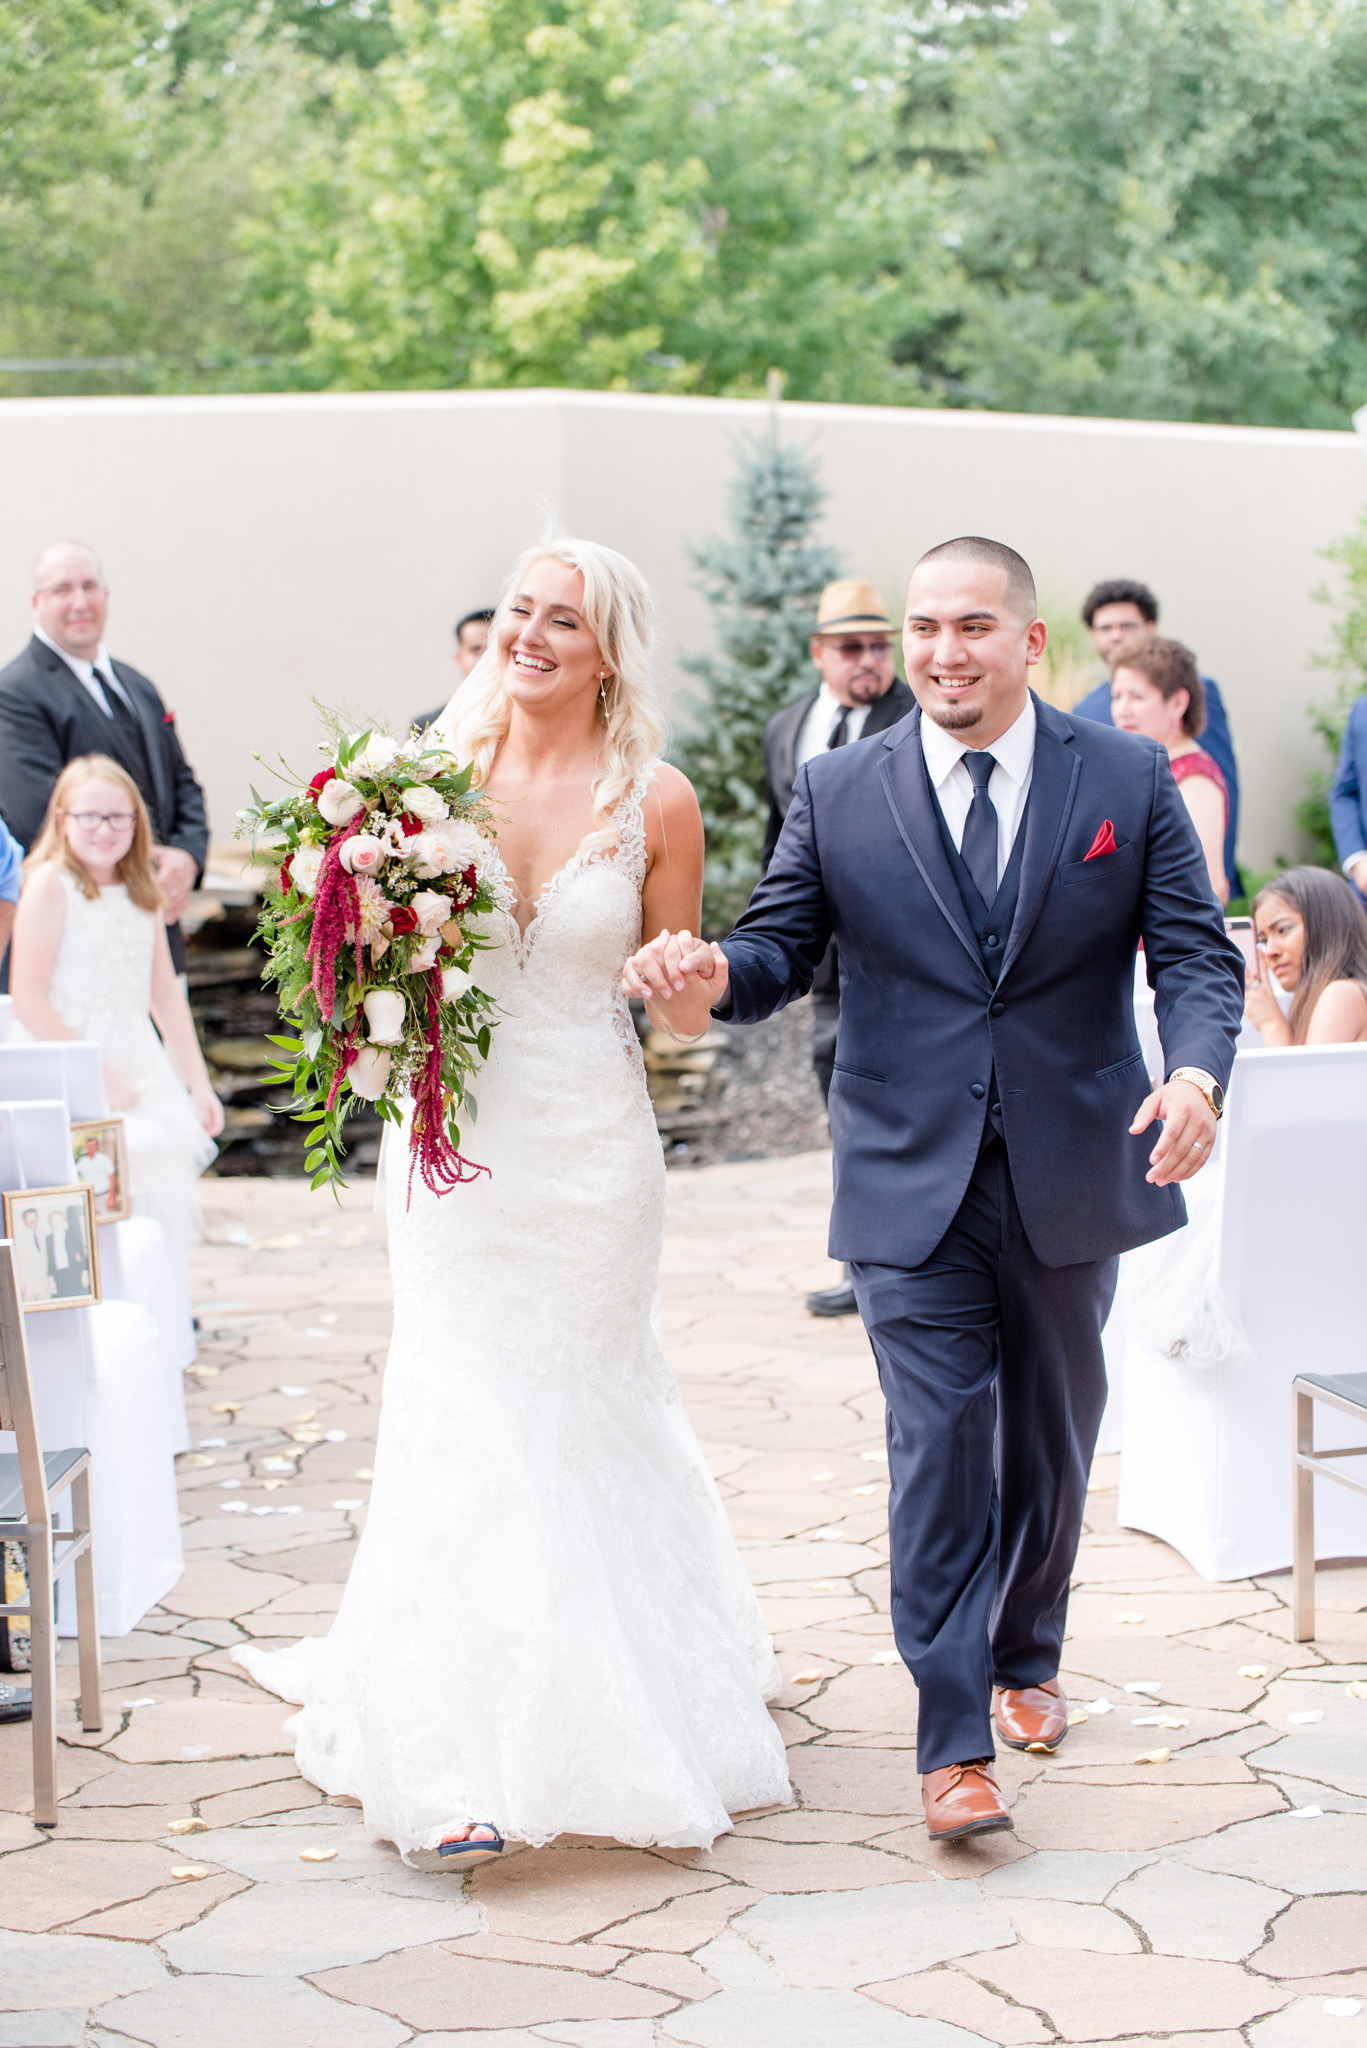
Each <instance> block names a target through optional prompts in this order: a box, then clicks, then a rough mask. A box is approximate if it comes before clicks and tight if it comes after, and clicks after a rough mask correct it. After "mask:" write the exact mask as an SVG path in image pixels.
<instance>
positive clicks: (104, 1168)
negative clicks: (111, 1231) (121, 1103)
mask: <svg viewBox="0 0 1367 2048" xmlns="http://www.w3.org/2000/svg"><path fill="white" fill-rule="evenodd" d="M92 1145H93V1146H94V1148H95V1149H94V1151H93V1152H92V1151H91V1149H90V1148H91V1146H92ZM71 1157H72V1160H73V1162H74V1164H75V1168H76V1178H77V1180H79V1181H82V1182H83V1183H84V1184H85V1185H86V1186H87V1187H88V1188H89V1189H90V1192H91V1194H92V1196H93V1197H94V1202H95V1221H96V1223H124V1222H126V1221H127V1219H128V1218H129V1217H130V1216H131V1215H132V1213H133V1190H132V1188H131V1187H130V1186H129V1180H128V1140H127V1138H126V1137H125V1135H124V1128H123V1118H122V1117H121V1116H92V1117H87V1118H85V1119H84V1120H83V1121H82V1122H80V1123H74V1124H73V1125H72V1126H71Z"/></svg>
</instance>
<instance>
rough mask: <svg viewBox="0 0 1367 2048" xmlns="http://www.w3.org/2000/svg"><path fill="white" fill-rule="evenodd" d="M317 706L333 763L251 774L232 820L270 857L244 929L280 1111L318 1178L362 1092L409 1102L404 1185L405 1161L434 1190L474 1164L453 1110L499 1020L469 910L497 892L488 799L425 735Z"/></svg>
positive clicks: (336, 1166)
mask: <svg viewBox="0 0 1367 2048" xmlns="http://www.w3.org/2000/svg"><path fill="white" fill-rule="evenodd" d="M325 716H327V720H328V726H329V739H328V741H327V742H326V743H325V745H324V751H325V752H326V753H327V754H328V755H329V756H330V761H329V765H328V766H327V767H326V768H323V769H321V770H320V771H319V773H318V774H317V775H315V776H314V778H313V780H312V781H311V782H310V783H309V784H308V786H307V787H306V788H295V789H292V790H291V791H290V793H289V794H288V795H286V796H283V797H279V798H276V799H274V800H270V799H268V798H265V797H263V796H261V795H260V794H259V793H258V791H257V790H255V789H253V791H252V803H251V804H250V805H249V806H248V807H247V808H246V809H245V810H243V811H242V812H240V813H239V819H238V832H239V835H242V834H248V833H249V834H250V836H251V841H252V846H253V851H254V852H256V851H257V850H258V849H262V848H265V849H267V850H268V851H269V853H270V856H271V858H272V862H273V864H276V872H275V873H274V874H273V875H272V878H271V880H270V882H269V883H268V885H267V890H266V897H265V902H264V904H263V906H262V911H261V918H260V923H259V926H258V936H259V937H260V938H261V939H262V940H263V942H264V944H265V946H266V949H267V951H268V954H269V963H268V965H267V967H266V969H265V971H264V974H263V977H262V978H263V980H266V981H274V983H275V984H276V987H277V989H278V991H279V997H280V1008H281V1012H282V1014H283V1016H284V1017H285V1019H286V1021H287V1022H288V1023H289V1024H291V1025H292V1026H293V1027H294V1029H293V1031H292V1032H291V1033H290V1034H289V1035H284V1034H280V1035H273V1036H272V1040H271V1042H272V1044H274V1045H276V1046H278V1047H279V1049H280V1058H279V1060H278V1063H277V1064H278V1070H279V1073H280V1075H281V1078H282V1079H284V1080H287V1081H288V1082H289V1083H290V1085H291V1087H292V1088H293V1091H294V1094H293V1100H292V1101H291V1103H290V1105H289V1112H288V1113H289V1114H290V1115H292V1116H293V1118H294V1119H295V1121H296V1122H298V1123H302V1124H307V1125H310V1126H312V1130H311V1133H310V1137H311V1143H310V1148H309V1151H308V1155H307V1157H306V1159H305V1162H304V1163H305V1166H306V1169H307V1170H308V1172H309V1173H310V1174H311V1175H312V1177H313V1186H314V1187H321V1186H324V1185H328V1186H331V1187H333V1188H334V1189H335V1188H337V1187H340V1186H341V1185H342V1169H341V1160H340V1151H341V1147H342V1127H343V1124H344V1123H345V1120H346V1118H347V1116H348V1114H350V1112H351V1111H353V1110H354V1109H355V1108H356V1105H357V1103H358V1101H366V1102H370V1103H372V1104H373V1105H374V1108H375V1110H376V1112H377V1114H378V1115H379V1116H380V1117H381V1118H382V1119H384V1120H385V1121H386V1122H388V1123H393V1124H401V1123H402V1122H403V1120H404V1117H405V1114H407V1115H408V1116H409V1118H410V1128H409V1144H410V1161H411V1163H410V1171H409V1186H410V1189H411V1186H412V1175H413V1172H414V1171H415V1170H416V1171H417V1172H418V1173H419V1174H420V1175H421V1177H422V1179H423V1181H424V1183H425V1184H426V1186H427V1187H429V1188H430V1189H431V1190H432V1192H433V1193H434V1194H445V1193H448V1192H449V1191H450V1190H451V1189H452V1188H454V1187H456V1186H458V1185H459V1184H460V1183H461V1182H462V1181H467V1180H470V1179H473V1178H474V1177H475V1176H476V1175H477V1174H479V1173H483V1172H486V1171H487V1168H485V1167H481V1166H477V1165H475V1164H474V1162H473V1161H471V1160H468V1159H466V1158H464V1157H463V1155H462V1153H461V1150H460V1143H461V1133H460V1121H459V1120H460V1116H461V1113H462V1111H463V1110H464V1111H466V1112H467V1113H468V1115H469V1116H470V1117H471V1118H473V1117H474V1115H475V1112H476V1107H477V1105H476V1103H475V1100H474V1097H473V1096H472V1095H471V1094H470V1089H469V1083H470V1078H471V1076H472V1075H473V1074H474V1073H475V1072H476V1071H477V1069H478V1068H479V1066H480V1065H481V1064H482V1062H483V1061H484V1060H486V1059H487V1058H488V1055H489V1045H490V1040H491V1035H492V1031H493V1028H494V1025H495V1022H496V1019H495V1017H494V1015H493V1006H492V1004H491V1002H490V999H489V997H488V996H487V995H485V994H484V992H483V991H482V990H481V989H480V988H479V987H478V986H477V985H476V984H475V982H474V980H473V977H472V973H471V969H472V967H473V964H474V958H475V955H476V953H477V952H478V951H479V950H480V949H481V947H482V946H484V945H486V944H487V943H488V941H487V940H485V939H484V938H483V936H482V935H481V931H480V929H479V925H478V920H479V919H480V918H481V917H482V916H483V915H484V914H485V913H487V912H489V911H491V910H493V909H494V908H495V907H496V906H497V905H498V903H499V902H500V901H501V899H502V886H501V883H500V879H499V875H498V871H497V869H496V867H495V866H494V865H493V863H494V858H495V857H494V852H493V846H492V840H491V829H490V812H489V806H488V803H487V802H486V800H485V799H484V798H482V797H481V796H480V795H479V794H478V793H477V792H474V791H472V790H471V787H470V774H471V771H470V769H469V768H468V767H465V768H462V767H460V766H459V764H458V763H457V761H456V760H455V758H454V756H453V755H451V754H449V753H447V752H446V750H445V748H444V747H443V746H442V745H441V744H440V742H439V741H437V740H436V739H431V740H429V739H428V738H427V737H426V736H424V735H420V734H416V733H415V734H413V735H411V736H410V737H409V738H407V739H404V740H396V739H394V738H392V737H391V736H390V735H389V734H388V733H384V732H381V731H378V730H375V729H371V730H368V731H364V732H357V733H350V734H348V733H347V732H345V730H344V729H343V728H342V726H341V724H340V722H339V721H338V720H337V719H336V718H334V717H332V716H331V715H330V714H325ZM286 773H287V774H289V771H288V770H286ZM289 779H290V780H291V781H292V782H293V781H295V780H296V778H295V777H294V776H293V775H290V776H289Z"/></svg>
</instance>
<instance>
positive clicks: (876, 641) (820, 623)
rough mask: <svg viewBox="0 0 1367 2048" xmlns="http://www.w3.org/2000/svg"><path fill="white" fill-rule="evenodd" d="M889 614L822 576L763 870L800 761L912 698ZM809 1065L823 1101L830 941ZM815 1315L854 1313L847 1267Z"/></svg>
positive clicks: (868, 729)
mask: <svg viewBox="0 0 1367 2048" xmlns="http://www.w3.org/2000/svg"><path fill="white" fill-rule="evenodd" d="M892 634H893V628H892V621H891V619H890V618H889V617H888V614H887V607H886V606H885V605H884V603H883V600H882V598H881V597H880V596H879V595H878V592H877V590H876V589H875V588H874V586H873V584H872V583H864V582H860V581H859V580H857V579H847V580H845V581H843V582H840V583H828V584H827V585H826V588H825V589H824V590H823V591H822V593H821V599H820V602H819V604H818V606H817V613H816V631H815V633H813V635H812V639H811V649H812V660H813V661H814V662H815V664H816V668H817V672H818V674H819V677H820V686H819V688H817V689H816V690H813V691H810V692H809V693H808V695H807V696H805V697H800V698H799V699H798V701H797V702H796V703H795V704H788V705H785V707H784V709H783V710H782V711H778V712H775V714H774V716H773V717H772V718H771V719H770V720H769V723H768V725H766V727H765V728H764V779H765V785H766V789H767V792H768V797H769V821H768V824H767V825H766V827H765V832H764V851H763V854H762V856H761V859H762V867H761V873H763V872H764V871H765V870H766V869H767V868H768V866H769V862H770V860H771V859H772V857H773V851H774V848H775V847H776V846H777V845H778V835H779V833H780V832H781V831H782V830H783V820H784V819H785V818H786V817H787V815H788V806H789V805H790V804H791V803H792V800H793V782H794V780H795V778H796V775H797V771H798V769H799V768H800V767H801V766H802V764H803V762H804V761H810V760H813V759H814V758H815V756H816V755H817V754H825V753H829V752H830V750H831V749H832V748H833V747H844V746H849V745H850V744H851V743H852V742H853V741H855V740H859V739H866V738H870V737H871V736H872V735H873V734H874V733H879V732H886V731H887V729H888V727H889V726H890V725H896V724H897V722H898V720H899V719H901V718H905V717H906V715H907V713H908V712H909V711H910V709H911V707H912V704H913V702H914V699H913V697H912V694H911V691H910V690H909V689H908V688H907V686H906V684H905V683H903V682H899V681H898V678H897V674H896V671H895V670H894V668H893V665H892V648H893V638H892ZM812 1013H813V1014H812V1065H813V1066H814V1067H815V1068H816V1078H817V1080H818V1082H819V1083H820V1084H821V1095H822V1100H823V1101H824V1100H825V1099H826V1098H827V1096H828V1095H829V1093H830V1086H831V1069H832V1065H833V1063H834V1060H835V1034H836V1029H837V1026H838V1025H839V1023H840V969H839V964H838V961H837V959H836V950H835V941H834V940H832V941H831V944H830V946H829V947H828V948H827V950H826V957H825V959H824V960H823V961H822V963H821V965H820V967H819V968H818V969H817V973H816V979H815V980H814V981H813V983H812ZM807 1307H808V1308H809V1309H810V1310H811V1312H812V1314H813V1315H815V1316H853V1315H858V1313H859V1310H858V1308H857V1306H856V1304H855V1299H854V1289H853V1287H851V1285H850V1282H849V1275H848V1273H847V1274H846V1275H845V1277H844V1278H843V1279H842V1280H841V1282H840V1284H839V1286H838V1287H823V1288H821V1289H820V1290H819V1291H818V1292H817V1293H815V1294H809V1295H808V1296H807Z"/></svg>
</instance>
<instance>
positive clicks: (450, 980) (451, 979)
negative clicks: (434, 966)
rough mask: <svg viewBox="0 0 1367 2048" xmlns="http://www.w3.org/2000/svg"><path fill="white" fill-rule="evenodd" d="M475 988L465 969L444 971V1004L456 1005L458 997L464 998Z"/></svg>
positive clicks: (442, 992)
mask: <svg viewBox="0 0 1367 2048" xmlns="http://www.w3.org/2000/svg"><path fill="white" fill-rule="evenodd" d="M473 987H474V982H473V980H472V979H471V977H470V976H469V975H468V974H467V973H466V971H465V969H464V968H463V967H446V968H443V969H442V976H441V999H442V1001H443V1002H444V1003H454V1002H455V1001H456V999H457V997H458V996H463V995H464V994H465V993H466V991H467V990H469V989H471V988H473Z"/></svg>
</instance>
